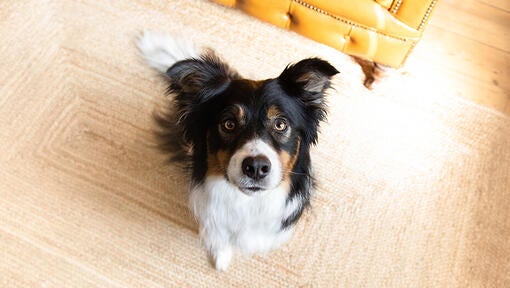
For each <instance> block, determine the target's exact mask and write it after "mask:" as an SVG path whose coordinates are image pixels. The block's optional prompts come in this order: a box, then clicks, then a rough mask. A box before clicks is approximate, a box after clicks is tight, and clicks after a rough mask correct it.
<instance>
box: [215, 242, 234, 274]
mask: <svg viewBox="0 0 510 288" xmlns="http://www.w3.org/2000/svg"><path fill="white" fill-rule="evenodd" d="M213 258H214V267H215V268H216V269H217V270H220V271H227V268H228V266H229V265H230V261H231V260H232V248H230V247H228V248H224V249H221V250H217V251H215V253H214V255H213Z"/></svg>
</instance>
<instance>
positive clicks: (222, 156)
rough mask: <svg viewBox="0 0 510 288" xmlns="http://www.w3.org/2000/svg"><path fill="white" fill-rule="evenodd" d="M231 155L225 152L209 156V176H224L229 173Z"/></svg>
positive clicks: (221, 151)
mask: <svg viewBox="0 0 510 288" xmlns="http://www.w3.org/2000/svg"><path fill="white" fill-rule="evenodd" d="M229 160H230V155H229V154H228V153H227V152H226V151H223V150H219V151H218V152H216V153H209V154H208V155H207V175H210V176H212V175H219V176H223V175H225V174H226V173H227V167H228V162H229Z"/></svg>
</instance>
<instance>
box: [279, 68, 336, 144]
mask: <svg viewBox="0 0 510 288" xmlns="http://www.w3.org/2000/svg"><path fill="white" fill-rule="evenodd" d="M337 73H339V72H338V70H336V69H335V67H333V66H331V64H329V63H328V62H326V61H324V60H321V59H318V58H309V59H305V60H301V61H300V62H298V63H296V64H293V65H289V66H287V68H285V70H284V71H283V72H282V74H281V75H280V77H278V82H279V83H280V85H281V87H282V88H283V89H284V90H285V92H287V93H288V94H289V96H291V97H296V98H298V99H299V100H300V102H301V103H302V104H303V105H304V109H305V111H306V113H305V117H306V121H307V122H308V123H311V124H313V125H312V126H310V127H309V128H308V129H306V131H305V135H304V140H305V141H306V142H307V143H312V144H315V143H316V142H317V133H318V129H319V124H320V122H321V121H324V120H325V119H326V103H325V100H324V96H325V92H326V90H327V89H328V88H329V87H330V86H331V81H330V79H331V77H332V76H333V75H335V74H337Z"/></svg>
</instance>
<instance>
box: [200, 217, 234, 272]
mask: <svg viewBox="0 0 510 288" xmlns="http://www.w3.org/2000/svg"><path fill="white" fill-rule="evenodd" d="M200 238H201V239H202V241H203V242H204V244H205V247H206V248H207V252H208V253H209V257H210V259H211V261H212V262H213V264H214V267H215V268H216V269H218V270H220V271H226V270H227V268H228V266H229V265H230V261H231V260H232V246H231V244H230V234H229V233H228V231H227V230H226V229H222V228H220V227H217V225H207V224H205V225H201V228H200Z"/></svg>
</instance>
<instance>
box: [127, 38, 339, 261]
mask: <svg viewBox="0 0 510 288" xmlns="http://www.w3.org/2000/svg"><path fill="white" fill-rule="evenodd" d="M137 44H138V48H139V50H140V51H141V53H142V54H143V56H144V57H145V59H146V60H147V62H148V64H149V65H150V66H151V67H153V68H155V69H157V70H158V71H159V72H161V73H162V74H163V75H164V76H165V78H166V79H167V82H168V85H169V88H168V91H169V93H170V94H171V95H172V96H173V97H174V98H173V102H172V103H171V105H173V108H174V112H173V113H174V117H173V118H171V117H170V116H168V115H167V116H163V117H156V118H157V120H158V123H159V124H160V125H161V126H162V127H163V129H166V130H165V132H164V133H162V134H161V136H162V138H163V139H162V141H163V142H164V146H165V145H166V146H167V147H174V146H175V142H176V141H177V142H179V143H178V145H179V147H181V148H182V149H181V150H180V152H179V153H185V154H186V155H187V157H186V158H187V161H188V163H189V168H190V174H191V175H190V178H191V185H190V195H189V205H190V209H191V211H192V212H193V215H194V216H195V218H196V219H197V221H198V223H199V234H200V238H201V240H202V242H203V244H204V245H205V247H206V249H207V251H208V254H209V256H210V259H211V260H212V262H213V264H214V266H215V268H216V269H218V270H222V271H225V270H226V269H227V268H228V266H229V265H230V262H231V259H232V254H233V249H235V248H237V249H238V250H240V251H241V252H244V253H248V254H251V253H260V252H266V251H269V250H271V249H273V248H276V247H278V246H280V245H281V244H283V243H284V242H286V241H287V240H288V239H289V237H290V235H291V233H292V228H293V226H294V225H295V224H296V222H297V221H298V219H299V218H300V216H301V215H302V213H303V210H304V209H305V208H307V207H308V206H309V204H310V196H311V192H312V190H313V187H314V178H313V175H312V164H311V159H310V147H311V146H312V145H315V144H316V143H317V137H318V131H319V125H320V123H321V122H322V121H324V120H325V119H326V101H325V97H326V94H327V93H326V92H327V91H328V89H329V88H330V87H331V78H332V77H333V76H334V75H335V74H337V73H339V72H338V70H337V69H335V67H333V66H332V65H331V64H329V63H328V62H326V61H324V60H321V59H319V58H308V59H304V60H301V61H299V62H297V63H295V64H290V65H288V66H287V67H286V68H285V69H284V70H283V72H282V73H281V74H280V75H279V76H278V77H276V78H273V79H267V80H250V79H245V78H243V77H242V76H241V75H239V73H237V72H236V71H235V70H233V69H232V68H231V67H229V65H227V64H226V63H225V62H224V61H223V60H221V59H220V58H219V57H218V56H217V55H216V54H215V53H214V51H213V50H211V49H204V50H202V51H201V50H200V49H197V48H195V47H194V45H193V44H191V43H187V42H186V41H184V40H183V39H178V38H175V37H174V38H172V37H170V36H166V35H163V34H159V33H156V32H147V31H146V32H144V34H143V35H142V36H141V37H140V38H139V39H138V43H137Z"/></svg>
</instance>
